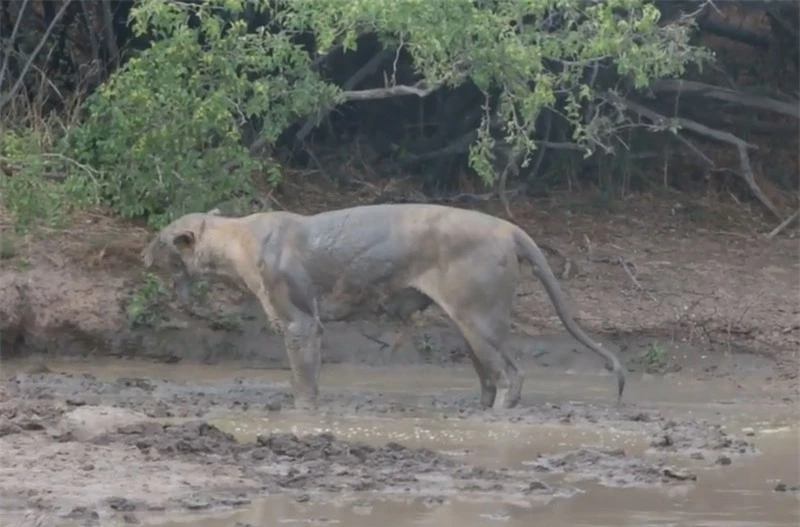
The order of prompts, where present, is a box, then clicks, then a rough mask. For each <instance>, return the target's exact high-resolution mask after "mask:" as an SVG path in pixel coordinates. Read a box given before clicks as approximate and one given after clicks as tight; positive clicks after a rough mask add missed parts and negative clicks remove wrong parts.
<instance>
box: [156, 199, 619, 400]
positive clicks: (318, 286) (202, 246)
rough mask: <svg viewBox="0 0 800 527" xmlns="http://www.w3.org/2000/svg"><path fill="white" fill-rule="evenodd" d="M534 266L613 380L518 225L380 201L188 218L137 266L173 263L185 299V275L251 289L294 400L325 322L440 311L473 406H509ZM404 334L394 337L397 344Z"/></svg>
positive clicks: (309, 380) (307, 382)
mask: <svg viewBox="0 0 800 527" xmlns="http://www.w3.org/2000/svg"><path fill="white" fill-rule="evenodd" d="M520 259H524V260H526V261H528V262H529V263H531V264H532V265H533V268H534V273H535V274H536V276H537V277H538V278H539V279H540V280H541V281H542V284H543V285H544V286H545V289H546V290H547V293H548V295H549V296H550V299H551V300H552V302H553V305H554V307H555V308H556V312H557V313H558V315H559V317H560V318H561V320H562V322H563V323H564V325H565V327H566V328H567V330H568V331H569V332H570V333H571V334H572V335H573V336H574V337H575V338H576V339H577V340H578V341H580V342H581V343H582V344H584V345H585V346H587V347H588V348H589V349H591V350H592V351H594V352H596V353H598V354H599V355H601V356H602V357H603V358H605V359H606V361H607V362H608V363H609V364H610V368H609V369H612V370H613V371H615V372H616V374H617V381H618V395H619V397H621V396H622V392H623V389H624V383H625V379H624V372H623V370H622V367H621V365H620V363H619V361H618V360H617V358H616V356H614V355H613V354H612V353H610V352H609V351H606V350H604V349H602V347H600V346H599V345H598V344H596V343H594V342H593V341H592V340H591V339H589V337H588V336H586V334H585V333H584V332H583V331H582V330H581V328H580V327H579V326H578V325H577V323H576V322H575V320H574V319H573V317H572V315H571V313H570V310H569V307H568V305H567V302H566V299H565V297H564V295H563V292H562V291H561V289H560V288H559V285H558V283H557V280H556V278H555V276H554V275H553V272H552V270H551V269H550V267H549V265H548V264H547V260H546V259H545V257H544V255H543V254H542V252H541V250H540V249H539V248H538V247H537V245H536V244H535V243H534V241H533V240H532V239H531V238H530V236H528V235H527V234H526V233H525V232H524V231H522V230H521V229H520V228H519V227H517V226H516V225H514V224H512V223H510V222H508V221H505V220H503V219H500V218H496V217H493V216H489V215H487V214H483V213H479V212H475V211H468V210H463V209H458V208H453V207H445V206H441V205H421V204H401V205H397V204H391V205H390V204H386V205H369V206H362V207H353V208H348V209H341V210H335V211H329V212H324V213H320V214H316V215H311V216H304V215H300V214H293V213H289V212H265V213H258V214H252V215H250V216H245V217H241V218H225V217H221V216H219V214H218V212H217V213H215V214H211V213H209V214H202V213H194V214H187V215H186V216H183V217H181V218H179V219H177V220H176V221H174V222H173V223H171V224H170V225H168V226H167V227H165V228H164V229H163V230H162V231H161V232H160V233H159V234H158V236H157V237H156V238H155V239H154V240H153V241H152V242H151V243H150V244H149V245H148V247H147V248H146V249H145V251H144V260H145V265H146V266H150V265H152V264H153V263H154V262H155V261H156V260H161V261H165V262H167V263H168V264H169V266H170V269H171V270H172V273H173V279H174V282H175V287H176V290H177V291H178V294H179V296H181V297H182V298H183V299H184V301H186V300H188V294H187V291H188V283H189V281H190V280H191V278H192V277H193V276H197V275H213V276H217V277H222V278H225V279H228V280H232V281H233V282H235V283H237V284H239V285H240V286H243V287H245V288H247V289H248V290H250V291H251V292H252V293H253V294H254V295H255V296H256V297H257V298H258V300H259V301H260V303H261V306H262V308H263V309H264V312H265V314H266V316H267V319H268V321H269V323H270V325H272V326H273V328H274V329H275V330H276V331H278V332H280V333H281V334H283V336H284V341H285V343H286V348H287V355H288V357H289V361H290V365H291V369H292V387H293V391H294V396H295V404H296V406H300V407H309V406H313V405H314V404H315V401H316V398H317V395H318V380H319V369H320V362H321V358H320V347H321V336H322V328H323V326H322V324H323V323H324V322H325V321H327V320H350V319H354V318H358V317H363V316H365V315H367V314H372V313H375V312H378V311H384V312H388V313H390V314H395V315H399V316H400V317H401V318H407V317H409V316H410V315H411V314H412V313H414V312H415V311H419V310H424V309H425V308H427V307H428V306H429V305H430V304H432V303H436V304H437V305H438V306H439V307H441V308H442V309H443V310H444V312H445V313H447V315H448V316H449V317H450V319H451V320H452V321H453V322H454V324H455V325H456V327H458V329H459V330H460V331H461V334H462V336H463V337H464V339H465V341H466V343H467V344H468V347H469V351H470V358H471V359H472V362H473V365H474V366H475V370H476V372H477V374H478V377H479V380H480V382H481V403H482V404H483V405H484V406H492V407H494V408H508V407H512V406H515V405H516V404H517V403H518V401H519V398H520V392H521V387H522V380H523V376H522V373H521V371H520V370H519V368H518V367H517V365H516V364H515V363H514V361H513V360H512V359H511V358H510V357H509V356H508V355H507V354H506V353H505V351H504V349H503V343H504V340H505V338H506V336H507V333H508V329H509V324H510V316H511V304H512V302H513V299H514V291H515V288H516V285H517V283H518V281H519V260H520ZM401 338H402V336H401Z"/></svg>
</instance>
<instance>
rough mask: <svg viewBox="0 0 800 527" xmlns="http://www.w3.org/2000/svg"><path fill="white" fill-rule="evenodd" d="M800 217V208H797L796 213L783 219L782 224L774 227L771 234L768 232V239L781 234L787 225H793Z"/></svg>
mask: <svg viewBox="0 0 800 527" xmlns="http://www.w3.org/2000/svg"><path fill="white" fill-rule="evenodd" d="M798 217H800V209H798V210H796V211H795V213H794V214H792V215H791V216H789V217H788V218H786V219H785V220H783V221H782V222H781V224H780V225H778V226H777V227H775V228H774V229H772V231H771V232H770V233H769V234H767V239H768V240H771V239H772V238H774V237H775V236H777V235H778V234H780V233H781V232H782V231H783V230H784V229H785V228H786V227H788V226H789V225H791V223H792V222H793V221H794V220H796V219H797V218H798Z"/></svg>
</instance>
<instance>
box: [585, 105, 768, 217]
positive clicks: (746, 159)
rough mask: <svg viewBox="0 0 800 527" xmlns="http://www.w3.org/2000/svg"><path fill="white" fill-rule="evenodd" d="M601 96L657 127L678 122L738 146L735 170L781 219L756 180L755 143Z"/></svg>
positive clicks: (758, 197)
mask: <svg viewBox="0 0 800 527" xmlns="http://www.w3.org/2000/svg"><path fill="white" fill-rule="evenodd" d="M600 97H601V98H603V99H605V100H607V101H609V102H611V103H612V104H615V105H617V106H621V107H623V108H627V109H628V110H631V111H633V112H635V113H637V114H639V115H640V116H641V117H644V118H645V119H647V120H648V121H651V122H652V123H653V124H654V125H656V126H657V127H663V128H664V129H666V128H667V127H668V124H669V121H672V122H674V123H676V124H677V125H678V126H680V127H681V128H685V129H687V130H691V131H693V132H695V133H698V134H700V135H704V136H706V137H710V138H712V139H715V140H717V141H722V142H724V143H729V144H732V145H734V146H735V147H736V150H737V151H738V152H739V163H740V165H741V169H742V172H741V173H738V172H734V173H736V174H738V175H739V176H740V177H741V178H742V179H744V181H745V183H747V186H748V187H749V188H750V192H752V193H753V195H754V196H755V197H756V198H757V199H758V200H759V201H760V202H761V204H762V205H764V207H766V208H767V209H768V210H769V211H770V212H771V213H772V214H774V215H775V216H776V217H777V218H779V219H780V217H781V214H780V212H779V211H778V208H777V207H776V206H775V205H774V204H773V203H772V201H771V200H770V199H769V197H767V195H766V194H764V191H763V190H761V187H759V186H758V183H757V182H756V179H755V175H753V168H752V166H751V165H750V156H749V154H748V153H747V150H748V149H749V148H752V149H755V148H756V147H755V146H754V145H751V144H750V143H748V142H746V141H744V140H742V139H740V138H739V137H736V136H735V135H733V134H731V133H730V132H725V131H722V130H715V129H713V128H709V127H708V126H705V125H703V124H700V123H698V122H696V121H692V120H691V119H686V118H684V117H673V118H669V117H665V116H663V115H661V114H660V113H658V112H655V111H653V110H651V109H650V108H647V107H645V106H642V105H641V104H638V103H635V102H633V101H629V100H627V99H624V98H622V97H620V96H619V95H617V94H615V93H611V92H605V93H604V94H601V95H600Z"/></svg>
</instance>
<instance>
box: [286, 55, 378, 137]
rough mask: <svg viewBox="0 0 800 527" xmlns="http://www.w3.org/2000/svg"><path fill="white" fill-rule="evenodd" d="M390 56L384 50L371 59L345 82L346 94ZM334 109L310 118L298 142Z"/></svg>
mask: <svg viewBox="0 0 800 527" xmlns="http://www.w3.org/2000/svg"><path fill="white" fill-rule="evenodd" d="M390 56H391V53H390V52H389V51H387V50H383V51H381V52H379V53H377V54H376V55H375V56H374V57H372V58H371V59H369V60H368V61H367V63H366V64H364V65H363V66H361V68H359V69H358V71H356V72H355V73H354V74H353V76H352V77H350V78H349V79H347V81H345V83H344V85H343V86H342V88H343V89H344V90H345V94H346V93H348V92H347V91H346V90H352V89H353V88H355V87H356V86H358V85H359V84H361V82H362V81H363V80H364V79H366V78H367V77H369V76H370V75H372V74H373V73H374V72H375V70H377V69H378V67H379V66H380V65H381V64H382V63H383V61H384V60H386V59H388V58H389V57H390ZM345 100H347V99H345ZM334 108H335V105H329V106H325V107H323V108H321V109H320V110H319V111H318V112H317V115H315V116H313V117H310V118H309V119H308V120H307V121H306V123H305V124H304V125H303V127H302V128H300V130H298V132H297V134H296V135H295V139H297V140H298V141H303V140H304V139H305V138H306V136H307V135H308V134H310V133H311V130H313V129H314V128H315V127H316V126H317V124H318V123H319V122H320V121H322V119H324V118H325V117H326V116H327V115H328V114H329V113H331V112H332V111H333V109H334Z"/></svg>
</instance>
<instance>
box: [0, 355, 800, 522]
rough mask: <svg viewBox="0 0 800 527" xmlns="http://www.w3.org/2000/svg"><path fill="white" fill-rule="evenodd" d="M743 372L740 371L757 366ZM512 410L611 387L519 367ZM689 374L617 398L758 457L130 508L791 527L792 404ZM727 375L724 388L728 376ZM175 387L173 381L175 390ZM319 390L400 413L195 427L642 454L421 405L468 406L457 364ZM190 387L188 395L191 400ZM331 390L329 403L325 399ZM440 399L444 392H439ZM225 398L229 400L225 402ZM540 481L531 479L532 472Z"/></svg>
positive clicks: (586, 396) (239, 373) (192, 376)
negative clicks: (672, 475) (216, 504)
mask: <svg viewBox="0 0 800 527" xmlns="http://www.w3.org/2000/svg"><path fill="white" fill-rule="evenodd" d="M30 366H31V365H30V364H25V363H19V364H13V363H6V364H4V365H3V375H8V374H12V373H14V372H15V371H24V370H27V369H29V368H30ZM48 367H49V368H50V369H51V370H53V371H61V372H73V373H76V374H85V373H87V372H90V373H92V374H93V375H94V376H96V377H97V378H99V379H111V380H115V379H119V378H121V377H129V378H137V377H141V378H150V379H154V378H156V379H169V380H171V381H174V383H175V384H172V385H170V386H168V387H167V388H163V387H156V388H155V390H154V391H153V392H152V394H151V397H153V398H155V397H158V396H159V395H163V394H164V392H162V390H165V389H169V390H172V392H173V393H177V394H178V395H180V394H181V393H183V392H182V391H181V390H188V389H191V390H194V391H195V392H193V393H201V394H203V395H204V396H206V397H208V398H215V397H217V396H219V397H222V396H223V395H225V394H226V393H228V394H230V391H231V386H232V385H234V386H244V387H245V388H247V387H251V388H252V386H253V385H261V384H265V385H269V386H271V387H272V389H275V387H278V388H279V389H288V371H275V370H263V369H250V368H248V369H245V368H235V367H220V366H189V365H157V366H154V365H152V364H147V363H137V362H129V361H107V362H104V363H98V362H95V363H94V364H92V365H89V364H87V363H85V362H74V363H70V362H64V363H55V362H52V361H48ZM757 369H758V368H757V367H756V368H755V369H754V370H753V371H755V370H757ZM526 370H527V372H528V373H527V380H526V385H525V394H524V398H523V400H524V403H525V405H527V406H544V405H562V406H567V405H573V406H575V407H576V408H580V405H591V404H593V405H596V406H597V407H601V408H602V407H605V406H608V405H610V404H611V403H612V402H613V393H612V392H613V382H612V380H611V379H610V377H609V376H607V375H606V374H604V373H598V372H597V368H596V365H594V364H589V365H588V366H586V367H585V368H583V367H573V368H570V369H569V370H568V371H567V372H564V371H561V372H555V371H552V370H549V371H548V370H543V369H541V368H536V367H528V368H526ZM694 373H695V372H694V371H693V370H691V369H689V368H687V369H685V370H684V371H682V372H681V373H680V374H671V375H667V376H663V377H653V376H640V375H632V376H631V378H630V379H629V385H628V389H627V391H626V399H627V400H629V401H635V402H636V404H638V405H639V408H647V409H656V410H657V411H658V412H661V413H663V415H665V416H675V417H676V418H680V417H683V418H685V417H687V416H690V417H691V418H692V419H698V420H702V419H709V420H711V421H713V422H715V423H723V424H724V425H725V426H726V428H727V429H728V430H730V431H732V432H734V431H735V432H737V433H738V432H740V431H741V430H742V429H743V428H744V427H749V428H753V429H754V432H755V436H754V437H752V438H750V439H751V440H752V441H753V442H754V443H755V445H756V447H758V448H759V449H760V451H761V454H760V455H757V456H745V457H742V458H737V459H735V460H734V461H733V463H732V464H731V465H730V466H725V467H720V466H717V465H713V464H706V465H703V466H697V465H696V464H695V465H692V462H691V460H689V459H687V458H685V457H683V458H680V457H676V458H675V459H674V465H675V466H679V467H681V466H692V470H693V471H694V472H695V473H696V474H697V475H698V480H697V481H696V482H693V483H686V484H680V485H670V486H650V487H643V488H636V487H634V488H610V487H607V486H603V485H601V484H598V483H596V482H593V481H591V480H589V481H586V480H581V479H578V478H576V477H574V474H568V475H567V476H560V475H557V474H547V475H543V476H542V479H543V481H546V482H547V483H548V484H553V485H554V486H556V485H557V486H559V487H562V486H564V487H565V488H570V489H577V492H565V493H563V494H558V493H556V494H555V495H547V496H541V497H540V496H528V497H526V498H524V499H522V498H521V497H520V496H516V497H514V498H509V497H504V496H502V495H499V494H497V493H494V494H493V493H491V492H483V493H481V494H471V493H459V494H450V493H447V492H444V491H443V492H442V493H441V494H440V495H425V496H424V497H414V496H403V497H402V498H401V497H398V496H397V495H386V494H380V493H378V492H370V493H367V492H361V493H359V492H347V493H338V494H335V495H326V494H321V493H320V494H317V493H314V494H311V495H305V496H302V497H300V498H299V497H298V495H297V494H293V495H273V496H269V497H264V498H259V499H255V500H253V501H252V503H251V504H250V505H248V506H246V507H244V508H243V509H239V510H237V511H235V512H219V513H193V514H183V515H175V514H170V515H168V516H165V515H162V516H158V515H157V514H159V513H144V512H143V513H141V514H139V515H138V519H139V520H140V521H141V522H142V523H144V524H151V525H161V526H164V527H178V526H188V525H198V526H208V527H223V526H226V527H227V526H230V525H235V524H236V522H240V524H242V525H247V524H249V525H323V524H331V525H347V526H354V527H362V526H363V527H367V526H369V527H372V526H374V525H375V523H376V522H382V523H384V524H387V525H392V526H395V525H396V526H405V525H408V526H412V525H414V526H426V525H430V526H434V525H435V526H440V525H441V526H449V525H453V526H456V525H458V526H473V525H474V526H478V525H481V526H483V525H508V526H522V525H525V526H528V525H531V524H534V523H535V524H537V525H542V524H547V523H545V522H549V523H550V524H553V525H593V526H612V525H637V526H640V525H659V526H666V525H687V526H698V527H699V526H704V527H708V526H723V525H726V526H728V525H730V526H745V525H759V526H796V525H798V523H799V522H800V500H799V499H798V497H800V493H793V492H775V491H774V490H773V489H774V487H775V485H776V483H777V482H778V481H782V482H786V483H788V484H790V485H793V484H797V483H800V469H799V468H798V467H800V457H799V455H798V451H799V450H800V443H799V442H798V437H799V436H798V434H800V428H798V420H797V413H796V407H795V406H794V405H793V404H790V403H786V402H781V397H780V396H778V397H774V396H773V395H772V394H771V390H772V388H771V384H770V382H769V381H765V380H764V379H765V378H763V377H759V378H758V379H759V380H758V382H753V379H752V378H751V379H746V378H743V377H739V376H728V377H726V376H722V377H718V378H713V379H707V378H704V379H702V380H701V379H699V378H698V377H697V376H696V375H695V374H694ZM736 379H738V381H737V380H736ZM181 383H186V386H188V387H189V388H187V387H184V385H182V384H181ZM321 384H322V387H321V388H322V391H323V392H327V393H328V394H331V393H332V394H334V396H335V397H337V396H338V397H339V398H340V399H346V400H347V397H346V396H347V395H348V394H350V395H352V394H356V395H357V398H359V399H362V400H368V401H369V400H372V398H377V397H378V396H382V397H385V398H386V399H389V400H395V399H396V400H403V401H404V405H403V406H402V411H391V410H390V411H386V412H384V413H383V414H382V415H381V412H375V411H373V412H367V413H366V414H364V415H362V414H359V413H358V412H352V411H348V409H347V408H346V407H345V408H342V407H338V408H337V407H332V408H331V407H328V408H325V407H323V408H322V409H321V410H320V411H319V412H318V413H316V414H314V415H313V416H309V415H304V414H302V413H298V412H294V411H292V410H286V409H284V410H281V411H262V410H260V409H258V410H255V411H252V410H251V411H232V410H231V409H230V408H229V407H227V406H225V405H220V406H219V407H218V408H211V409H210V410H209V412H208V413H206V415H205V417H204V418H205V419H206V420H207V421H208V422H210V423H212V424H214V425H216V426H218V427H219V428H221V429H223V430H225V431H228V432H231V433H233V434H234V435H236V436H237V437H238V438H239V439H240V440H243V441H252V440H253V439H254V438H255V437H256V436H258V435H259V434H268V433H276V432H293V433H295V434H298V435H302V434H306V433H311V434H319V433H322V432H332V433H333V434H335V435H336V436H337V438H339V439H344V440H351V441H363V442H366V443H371V444H374V445H382V444H385V443H387V442H389V441H395V442H398V443H401V444H403V445H406V446H410V447H427V448H430V449H433V450H437V451H439V452H442V453H446V454H448V455H451V456H454V457H456V458H458V459H462V460H467V461H469V462H470V463H474V464H476V465H479V466H489V467H510V468H516V467H526V466H531V462H532V461H533V460H534V459H535V458H536V457H537V454H539V453H548V454H552V453H556V452H562V451H568V450H574V449H576V448H579V447H582V446H604V447H608V448H623V449H624V450H625V451H626V453H627V454H628V455H630V456H637V457H643V458H647V457H648V456H652V455H653V453H652V452H650V450H651V449H649V447H648V445H649V440H650V438H649V437H648V436H647V434H643V433H641V432H640V431H639V430H638V429H639V427H637V426H636V423H633V424H631V423H628V426H622V425H623V424H624V423H621V422H620V421H619V420H617V421H607V422H606V421H604V419H603V415H602V414H597V415H598V419H599V421H598V422H596V423H591V422H590V423H586V422H577V421H575V422H569V423H562V422H559V420H558V419H544V420H541V421H538V422H530V421H525V420H521V421H515V420H514V419H508V418H507V417H506V418H498V419H494V418H493V417H492V416H491V415H490V414H489V415H481V414H478V415H477V416H473V418H464V419H456V418H453V416H452V408H450V417H449V418H445V416H446V415H447V412H442V411H439V409H438V408H436V407H435V406H434V407H432V406H431V404H429V403H426V402H425V401H426V399H425V398H426V397H427V396H440V397H441V396H443V395H444V396H445V397H444V398H443V400H445V402H446V400H447V399H446V397H449V396H450V395H452V396H453V397H473V398H474V397H475V396H476V390H477V386H476V384H477V383H476V380H475V378H474V372H473V371H472V369H471V368H470V367H469V366H449V367H447V368H440V367H430V366H421V367H417V366H410V367H406V366H404V367H392V368H370V367H363V366H355V365H327V366H326V367H325V369H324V372H323V376H322V383H321ZM198 391H199V392H198ZM336 394H338V395H336ZM448 394H449V395H448ZM228 396H230V395H228ZM539 476H540V474H538V473H537V477H539Z"/></svg>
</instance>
